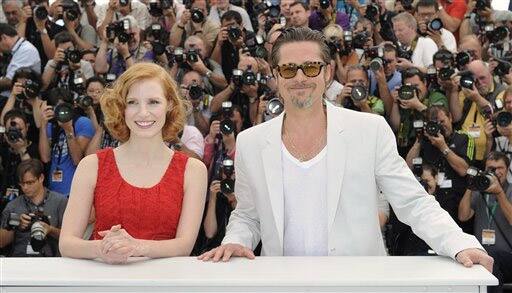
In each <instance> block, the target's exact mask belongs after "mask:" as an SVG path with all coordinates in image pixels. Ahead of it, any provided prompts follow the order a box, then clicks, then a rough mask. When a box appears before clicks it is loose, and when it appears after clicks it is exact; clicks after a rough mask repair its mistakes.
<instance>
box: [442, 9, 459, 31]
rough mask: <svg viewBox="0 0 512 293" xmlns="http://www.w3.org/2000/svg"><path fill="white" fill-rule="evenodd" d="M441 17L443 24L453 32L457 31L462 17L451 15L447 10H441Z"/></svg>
mask: <svg viewBox="0 0 512 293" xmlns="http://www.w3.org/2000/svg"><path fill="white" fill-rule="evenodd" d="M438 15H439V18H441V20H442V21H443V26H444V28H446V29H447V30H449V31H451V32H452V33H454V32H456V31H457V29H458V28H459V25H460V23H461V21H462V20H461V19H459V18H456V17H453V16H451V15H449V14H448V13H447V12H446V10H444V9H441V10H439V13H438Z"/></svg>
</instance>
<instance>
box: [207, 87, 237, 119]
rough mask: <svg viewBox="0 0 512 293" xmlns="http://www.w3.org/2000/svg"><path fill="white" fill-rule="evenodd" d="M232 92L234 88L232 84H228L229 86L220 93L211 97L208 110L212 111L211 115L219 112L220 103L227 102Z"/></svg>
mask: <svg viewBox="0 0 512 293" xmlns="http://www.w3.org/2000/svg"><path fill="white" fill-rule="evenodd" d="M234 92H235V86H234V85H233V83H230V84H229V86H228V87H227V88H225V89H224V90H223V91H222V92H220V93H218V94H216V95H215V96H214V97H213V99H212V102H211V104H210V110H211V111H212V113H216V112H219V111H220V109H221V108H222V102H225V101H227V100H229V97H231V95H232V94H233V93H234Z"/></svg>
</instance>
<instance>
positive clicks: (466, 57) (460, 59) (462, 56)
mask: <svg viewBox="0 0 512 293" xmlns="http://www.w3.org/2000/svg"><path fill="white" fill-rule="evenodd" d="M470 61H471V54H469V52H467V51H462V52H459V53H457V55H455V65H457V68H459V70H461V69H462V68H464V66H466V65H467V64H468V63H469V62H470Z"/></svg>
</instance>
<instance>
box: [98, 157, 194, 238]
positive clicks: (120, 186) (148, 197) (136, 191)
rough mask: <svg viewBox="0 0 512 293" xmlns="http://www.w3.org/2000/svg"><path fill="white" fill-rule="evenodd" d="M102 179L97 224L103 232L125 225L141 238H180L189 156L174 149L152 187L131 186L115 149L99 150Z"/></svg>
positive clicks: (100, 179)
mask: <svg viewBox="0 0 512 293" xmlns="http://www.w3.org/2000/svg"><path fill="white" fill-rule="evenodd" d="M97 156H98V179H97V181H96V189H95V190H94V208H95V210H96V223H95V225H94V233H93V237H94V239H101V238H102V237H100V236H99V235H98V232H99V231H103V230H110V228H111V227H112V226H114V225H117V224H121V227H122V228H123V229H125V230H126V231H127V232H128V233H129V234H130V235H131V236H133V237H134V238H137V239H146V240H166V239H173V238H175V237H176V229H177V227H178V223H179V220H180V214H181V206H182V202H183V181H184V174H185V166H186V164H187V160H188V157H187V156H186V155H185V154H183V153H181V152H174V155H173V157H172V159H171V162H170V164H169V166H168V167H167V170H166V171H165V174H164V176H163V178H162V179H161V180H160V182H159V183H158V184H156V185H155V186H153V187H150V188H139V187H135V186H132V185H130V184H129V183H128V182H126V181H125V180H124V179H123V178H122V177H121V173H120V172H119V169H118V168H117V164H116V161H115V157H114V151H113V149H111V148H108V149H104V150H101V151H99V152H97Z"/></svg>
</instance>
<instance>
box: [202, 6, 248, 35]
mask: <svg viewBox="0 0 512 293" xmlns="http://www.w3.org/2000/svg"><path fill="white" fill-rule="evenodd" d="M230 10H233V11H236V12H238V13H240V15H241V16H242V22H243V24H244V28H245V29H246V30H248V31H251V32H253V31H254V29H253V28H252V23H251V18H250V17H249V14H248V13H247V11H246V10H245V9H243V8H242V7H239V6H236V5H233V4H230V3H229V0H218V1H217V4H216V5H213V6H212V7H210V15H208V18H209V19H210V20H211V21H212V22H213V23H215V24H216V25H217V26H220V18H221V17H222V15H224V13H226V12H228V11H230Z"/></svg>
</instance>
